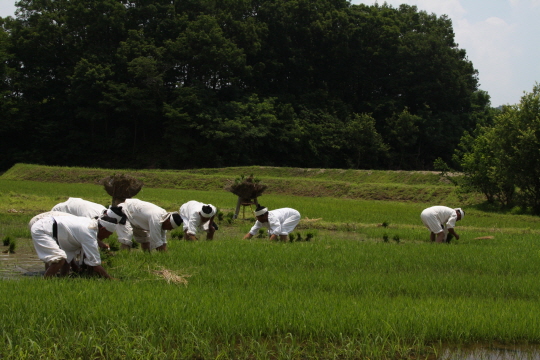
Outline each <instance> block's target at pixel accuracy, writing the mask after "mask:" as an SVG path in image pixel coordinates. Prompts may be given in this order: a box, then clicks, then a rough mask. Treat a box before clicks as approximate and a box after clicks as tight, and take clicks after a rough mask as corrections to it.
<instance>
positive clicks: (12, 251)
mask: <svg viewBox="0 0 540 360" xmlns="http://www.w3.org/2000/svg"><path fill="white" fill-rule="evenodd" d="M16 248H17V242H16V241H15V240H14V239H12V240H11V241H10V242H9V248H8V249H7V251H6V252H7V253H8V254H15V249H16Z"/></svg>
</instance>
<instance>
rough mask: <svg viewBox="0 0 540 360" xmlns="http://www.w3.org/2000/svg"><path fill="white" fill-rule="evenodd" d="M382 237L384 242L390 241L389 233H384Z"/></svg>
mask: <svg viewBox="0 0 540 360" xmlns="http://www.w3.org/2000/svg"><path fill="white" fill-rule="evenodd" d="M382 238H383V241H384V242H388V234H383V236H382Z"/></svg>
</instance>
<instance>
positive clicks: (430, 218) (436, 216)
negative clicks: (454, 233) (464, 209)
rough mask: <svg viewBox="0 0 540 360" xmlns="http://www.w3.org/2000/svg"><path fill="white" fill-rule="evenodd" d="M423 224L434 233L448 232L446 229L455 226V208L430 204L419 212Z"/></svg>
mask: <svg viewBox="0 0 540 360" xmlns="http://www.w3.org/2000/svg"><path fill="white" fill-rule="evenodd" d="M420 218H421V219H422V222H423V223H424V225H425V226H426V227H427V228H428V229H429V230H430V231H431V232H432V233H434V234H438V233H440V232H444V233H445V234H447V233H448V229H453V228H454V227H455V226H456V221H457V213H456V210H455V209H452V208H449V207H446V206H432V207H429V208H427V209H424V211H422V213H421V214H420Z"/></svg>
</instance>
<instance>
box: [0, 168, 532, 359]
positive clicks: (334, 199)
mask: <svg viewBox="0 0 540 360" xmlns="http://www.w3.org/2000/svg"><path fill="white" fill-rule="evenodd" d="M113 172H114V171H112V170H100V169H74V168H47V167H37V166H28V165H19V166H16V167H15V168H13V169H11V170H10V171H8V172H7V173H5V174H4V175H3V176H2V177H0V220H1V225H0V236H1V237H4V236H5V235H10V236H13V237H15V238H17V241H18V244H19V246H20V249H21V251H24V249H25V247H26V248H30V249H31V240H30V238H29V231H28V229H27V228H26V225H25V223H26V222H27V221H28V219H30V218H31V217H32V216H33V215H35V214H36V213H39V212H42V211H47V210H49V209H50V208H51V207H52V206H53V205H54V204H56V203H58V202H60V201H64V200H65V199H66V198H67V197H68V196H75V197H83V198H85V199H88V200H91V201H95V202H99V203H103V204H107V203H108V201H109V199H108V196H107V195H106V193H105V191H104V190H103V189H102V187H101V186H98V185H95V181H96V180H99V179H100V178H102V177H104V176H107V175H110V174H111V173H113ZM123 172H125V171H123ZM134 173H137V176H139V177H141V178H143V179H144V181H145V184H146V185H145V188H143V191H142V192H141V193H140V194H139V196H138V197H139V198H141V199H143V200H147V201H152V202H155V203H157V204H159V205H161V206H162V207H164V208H166V209H167V210H176V209H177V208H178V207H179V205H180V204H181V203H183V202H184V201H187V200H191V199H197V200H200V201H205V202H212V203H213V204H215V205H217V206H218V207H219V208H220V209H221V210H222V211H223V212H224V213H228V212H231V211H233V207H234V205H235V204H236V199H235V197H234V196H233V195H232V194H230V193H228V192H225V191H223V190H222V187H223V185H224V182H225V180H226V179H232V178H234V177H236V176H238V175H240V174H249V173H254V174H255V175H256V176H258V177H260V178H262V180H263V181H264V182H265V183H267V184H269V185H270V186H269V189H268V190H267V192H266V193H265V195H264V196H263V197H261V198H260V201H261V203H263V204H265V205H267V206H269V207H271V208H276V207H283V206H291V207H294V208H296V209H298V210H299V211H300V212H301V213H302V215H303V216H304V217H307V218H308V219H305V218H304V220H302V222H301V224H300V226H299V229H298V231H297V232H298V233H301V234H302V235H304V236H305V234H306V233H307V232H312V233H314V234H315V238H314V240H312V241H310V242H294V243H270V242H268V241H266V240H265V239H255V240H251V241H246V240H241V237H242V236H243V234H245V233H246V232H247V231H248V230H249V228H250V227H251V225H252V223H253V218H250V219H246V220H243V219H237V220H235V221H233V222H232V223H230V224H229V223H228V222H227V221H226V220H223V221H222V222H221V224H220V225H221V228H220V232H219V233H218V235H217V236H216V238H217V239H216V241H211V242H206V241H200V242H185V241H178V240H171V241H170V243H169V248H170V251H169V252H167V253H164V254H162V253H152V254H143V253H142V252H141V251H140V250H135V251H132V252H130V253H117V254H115V255H114V256H107V257H106V264H105V265H106V268H107V270H108V271H109V273H111V275H113V276H115V277H116V278H118V279H119V280H120V281H114V282H107V281H103V280H97V279H61V280H60V279H59V280H54V281H43V280H41V279H39V278H27V277H22V278H19V279H18V280H17V281H13V280H9V281H1V282H0V293H1V294H2V295H3V296H2V309H3V311H2V312H1V315H0V319H1V320H0V324H1V327H0V328H1V329H2V330H0V331H1V332H2V338H3V339H4V341H3V343H2V344H1V346H0V357H2V358H5V359H23V358H26V359H35V358H57V359H68V358H78V357H80V358H82V359H96V358H107V359H120V358H130V359H150V358H189V359H194V358H197V359H200V358H204V359H209V358H218V357H219V358H229V359H239V358H261V359H274V358H279V359H302V358H315V357H316V358H340V357H341V358H365V359H393V358H427V357H430V356H433V355H434V354H436V353H437V351H438V349H439V346H440V344H442V343H451V344H462V345H463V344H470V343H475V342H482V343H489V342H502V343H532V344H538V343H539V342H540V335H539V334H540V321H539V316H538V314H539V313H540V301H539V300H540V284H539V283H538V281H537V274H538V273H539V271H540V262H539V261H538V257H539V254H540V246H539V245H538V244H537V239H538V235H539V234H540V221H539V219H538V218H537V217H532V216H526V215H509V214H497V213H489V212H483V211H481V210H479V209H477V208H475V207H474V206H473V205H474V204H475V201H476V200H474V199H476V198H470V199H469V200H468V201H464V200H461V201H460V200H458V198H457V196H456V195H455V194H454V193H453V188H452V186H451V185H449V184H447V183H444V182H441V181H439V178H438V176H437V175H436V174H422V173H405V172H400V173H397V172H394V173H392V172H375V171H374V172H371V174H369V173H370V172H353V171H338V170H326V171H322V170H299V169H280V168H259V167H250V168H234V169H219V170H215V169H203V170H198V171H181V172H172V171H169V172H167V171H148V172H130V174H134ZM160 179H161V180H160ZM366 179H369V183H366V181H368V180H366ZM36 180H38V181H36ZM48 181H56V182H54V183H53V182H48ZM61 181H65V182H66V183H60V182H61ZM297 183H299V184H301V185H292V184H297ZM149 184H152V185H149ZM287 184H291V185H290V187H289V188H288V187H287V186H286V185H287ZM154 185H158V186H160V187H159V188H154V187H151V186H154ZM190 188H196V189H200V190H189V189H190ZM366 188H367V189H366ZM422 188H428V190H425V191H424V192H422V191H420V189H422ZM287 189H292V190H287ZM313 189H316V191H313ZM373 189H379V190H380V189H386V196H387V198H388V199H392V200H400V201H375V200H370V199H372V198H373V197H370V196H368V195H366V194H376V193H380V192H381V191H379V190H375V191H374V190H373ZM288 191H291V192H288ZM292 191H294V193H292ZM297 193H301V194H304V195H310V194H311V195H313V194H317V195H319V196H320V197H308V196H298V195H297ZM352 194H362V196H365V198H364V199H362V196H358V197H355V196H353V195H352ZM422 194H429V195H422ZM434 197H436V198H434ZM404 198H406V201H404V200H403V199H404ZM366 199H368V200H366ZM419 199H421V201H418V200H419ZM435 203H440V204H445V205H448V206H458V205H462V204H464V203H465V204H466V205H465V208H466V209H467V210H468V211H467V216H466V217H465V219H464V220H463V221H462V222H460V223H458V228H457V231H458V233H459V234H461V235H462V238H461V239H460V240H459V241H454V242H453V243H451V244H450V245H435V244H431V243H429V242H428V241H427V240H428V233H427V230H426V229H424V228H423V226H422V225H421V223H420V219H419V213H420V211H421V210H422V209H423V208H424V207H426V206H429V205H433V204H435ZM10 211H11V212H10ZM225 218H226V217H225ZM383 223H385V224H387V225H388V226H381V224H383ZM486 235H490V236H493V237H494V238H493V239H480V240H475V238H476V237H480V236H486ZM385 238H387V239H388V241H385V240H384V239H385ZM394 238H396V240H394ZM398 238H399V241H397V240H398ZM164 271H165V272H164ZM167 271H168V272H167ZM164 274H168V275H169V276H168V277H167V276H164ZM174 275H177V276H178V277H176V278H175V277H174ZM175 279H177V280H182V279H183V280H186V281H187V282H188V285H187V286H186V285H183V284H181V283H176V282H175V281H174V280H175Z"/></svg>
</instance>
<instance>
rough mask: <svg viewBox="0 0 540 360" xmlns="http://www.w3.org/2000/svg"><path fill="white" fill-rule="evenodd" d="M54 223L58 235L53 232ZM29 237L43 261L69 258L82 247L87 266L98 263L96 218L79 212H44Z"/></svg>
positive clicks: (48, 261) (99, 258) (69, 259)
mask: <svg viewBox="0 0 540 360" xmlns="http://www.w3.org/2000/svg"><path fill="white" fill-rule="evenodd" d="M55 223H56V227H57V237H56V238H54V236H53V225H54V224H55ZM30 231H31V234H32V240H33V242H34V248H35V249H36V252H37V255H38V257H39V259H40V260H41V261H43V262H45V263H50V262H58V261H60V260H62V259H65V260H66V261H67V262H68V263H70V262H71V260H73V259H74V258H75V256H76V255H78V254H79V253H80V252H81V251H82V253H83V254H84V262H85V264H87V265H89V266H97V265H100V264H101V257H100V255H99V249H98V242H97V234H98V222H97V220H95V219H89V218H83V217H80V216H55V217H53V216H47V217H44V218H42V219H40V220H37V221H36V222H35V223H34V224H33V225H32V228H31V230H30Z"/></svg>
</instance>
